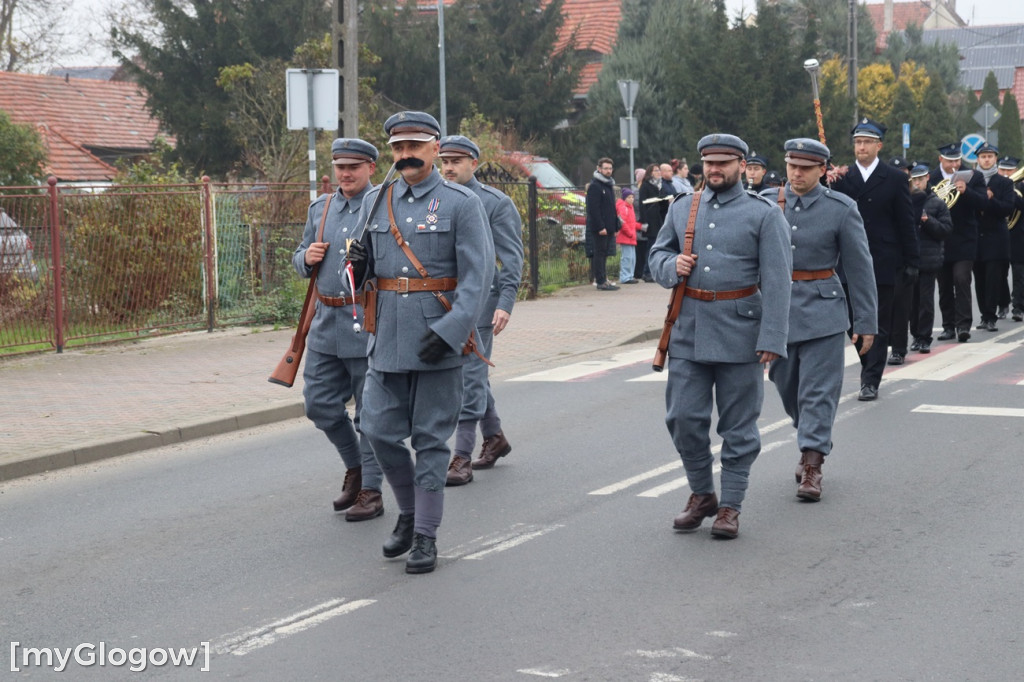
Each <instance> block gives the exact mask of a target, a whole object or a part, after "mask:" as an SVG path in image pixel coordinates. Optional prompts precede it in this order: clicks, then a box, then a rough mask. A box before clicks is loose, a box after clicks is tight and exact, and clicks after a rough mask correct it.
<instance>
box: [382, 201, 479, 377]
mask: <svg viewBox="0 0 1024 682" xmlns="http://www.w3.org/2000/svg"><path fill="white" fill-rule="evenodd" d="M394 190H395V186H394V185H391V186H390V187H388V222H389V223H390V224H391V226H390V227H391V236H392V237H394V238H395V241H396V242H398V247H399V248H400V249H402V252H403V253H404V254H405V257H406V258H408V259H409V262H410V263H412V266H413V267H414V268H416V272H418V273H420V277H422V278H423V279H430V275H429V274H427V269H426V268H425V267H423V263H421V262H420V259H419V258H417V257H416V254H415V253H413V252H412V249H411V248H410V247H409V243H408V242H406V241H405V239H404V238H403V237H402V233H401V232H399V231H398V224H397V223H396V222H395V212H394V209H393V208H392V205H391V196H392V195H393V194H394ZM433 294H434V296H435V297H436V298H437V300H438V301H440V302H441V305H442V306H444V309H445V310H446V311H451V309H452V304H451V302H450V301H449V300H448V297H447V296H445V295H444V294H443V293H442V292H440V291H435V292H433ZM470 353H474V354H475V355H476V356H477V357H478V358H480V359H481V360H483V361H484V362H485V363H487V364H488V365H489V366H491V367H494V363H493V362H491V361H490V360H488V359H487V358H485V357H484V356H483V354H482V353H481V352H480V349H478V348H477V345H476V338H475V337H474V331H470V332H469V339H467V340H466V345H465V346H463V347H462V354H463V355H469V354H470Z"/></svg>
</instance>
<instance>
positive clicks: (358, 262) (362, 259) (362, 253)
mask: <svg viewBox="0 0 1024 682" xmlns="http://www.w3.org/2000/svg"><path fill="white" fill-rule="evenodd" d="M348 262H349V263H351V264H352V276H353V277H354V278H355V280H356V285H357V286H358V284H359V282H360V281H362V279H363V277H364V276H365V275H366V245H365V244H363V243H362V242H360V241H354V242H352V244H351V245H349V247H348Z"/></svg>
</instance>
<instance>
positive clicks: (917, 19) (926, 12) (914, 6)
mask: <svg viewBox="0 0 1024 682" xmlns="http://www.w3.org/2000/svg"><path fill="white" fill-rule="evenodd" d="M865 6H866V7H867V10H868V15H869V16H870V17H871V24H872V25H873V26H874V27H875V35H876V37H875V48H876V49H877V50H884V49H885V46H886V43H887V42H888V40H889V35H888V34H887V33H886V32H885V3H880V4H867V5H865ZM934 11H935V10H934V9H933V8H932V7H930V6H929V3H927V2H922V1H921V0H911V1H910V2H893V3H892V28H891V29H890V30H891V31H903V30H906V28H907V26H909V25H910V24H917V25H918V26H922V27H923V26H924V22H925V20H926V19H927V18H928V17H930V16H931V15H932V12H934Z"/></svg>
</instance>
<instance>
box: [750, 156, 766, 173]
mask: <svg viewBox="0 0 1024 682" xmlns="http://www.w3.org/2000/svg"><path fill="white" fill-rule="evenodd" d="M751 164H754V165H756V166H761V167H762V168H764V169H765V170H768V159H767V158H765V157H763V156H761V155H760V154H758V153H757V152H750V156H748V157H747V165H748V166H749V165H751Z"/></svg>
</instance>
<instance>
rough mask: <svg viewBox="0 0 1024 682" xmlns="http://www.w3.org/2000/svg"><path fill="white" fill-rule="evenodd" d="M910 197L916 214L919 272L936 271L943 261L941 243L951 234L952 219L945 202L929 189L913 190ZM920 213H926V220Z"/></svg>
mask: <svg viewBox="0 0 1024 682" xmlns="http://www.w3.org/2000/svg"><path fill="white" fill-rule="evenodd" d="M910 198H911V201H912V202H913V205H914V215H916V216H917V228H918V232H917V236H918V241H919V242H920V243H921V272H938V271H939V270H940V269H941V268H942V264H943V262H945V257H944V255H943V244H944V243H945V241H946V240H947V239H949V235H951V234H953V219H952V218H951V217H950V215H949V209H948V208H946V202H944V201H943V200H942V199H940V198H939V197H937V196H935V195H934V194H932V192H931V191H926V192H914V193H913V194H912V195H911V197H910ZM922 213H925V214H927V215H928V220H925V221H922V220H921V214H922Z"/></svg>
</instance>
